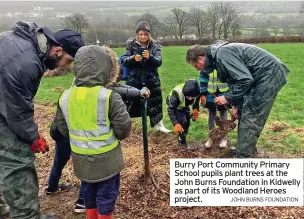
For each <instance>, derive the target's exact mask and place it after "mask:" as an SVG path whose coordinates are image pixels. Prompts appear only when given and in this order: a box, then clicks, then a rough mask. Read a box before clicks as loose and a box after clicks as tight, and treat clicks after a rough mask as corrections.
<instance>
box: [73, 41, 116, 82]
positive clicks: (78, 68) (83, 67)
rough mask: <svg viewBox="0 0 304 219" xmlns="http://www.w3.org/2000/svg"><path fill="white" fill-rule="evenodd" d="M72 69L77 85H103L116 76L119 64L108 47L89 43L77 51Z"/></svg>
mask: <svg viewBox="0 0 304 219" xmlns="http://www.w3.org/2000/svg"><path fill="white" fill-rule="evenodd" d="M113 64H114V66H113ZM74 71H75V85H76V86H77V87H93V86H98V85H99V86H105V85H107V84H108V83H109V82H113V80H115V78H116V77H118V71H119V66H118V61H117V57H114V56H113V54H111V52H110V49H109V48H107V47H104V46H97V45H89V46H83V47H81V48H80V49H79V50H78V51H77V53H76V55H75V60H74Z"/></svg>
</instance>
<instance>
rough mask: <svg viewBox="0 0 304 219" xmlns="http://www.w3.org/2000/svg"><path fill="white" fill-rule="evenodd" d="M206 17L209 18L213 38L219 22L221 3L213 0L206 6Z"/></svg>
mask: <svg viewBox="0 0 304 219" xmlns="http://www.w3.org/2000/svg"><path fill="white" fill-rule="evenodd" d="M207 13H208V17H209V19H210V28H211V32H212V37H213V39H216V32H217V29H218V26H219V24H220V23H221V22H220V21H221V20H220V19H221V3H220V2H213V3H212V4H211V5H210V7H209V8H208V12H207Z"/></svg>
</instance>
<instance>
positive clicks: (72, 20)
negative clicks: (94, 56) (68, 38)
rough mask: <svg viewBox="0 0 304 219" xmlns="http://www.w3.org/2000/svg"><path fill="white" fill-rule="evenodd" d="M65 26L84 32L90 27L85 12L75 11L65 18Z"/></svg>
mask: <svg viewBox="0 0 304 219" xmlns="http://www.w3.org/2000/svg"><path fill="white" fill-rule="evenodd" d="M63 27H65V28H69V29H72V30H75V31H77V32H79V33H83V32H84V30H85V29H87V28H88V27H89V23H88V20H87V18H86V17H85V16H84V15H83V14H80V13H74V14H72V15H71V16H68V17H65V18H64V19H63Z"/></svg>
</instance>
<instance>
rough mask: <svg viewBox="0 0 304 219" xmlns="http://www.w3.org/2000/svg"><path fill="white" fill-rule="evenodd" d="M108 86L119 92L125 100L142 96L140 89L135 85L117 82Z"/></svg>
mask: <svg viewBox="0 0 304 219" xmlns="http://www.w3.org/2000/svg"><path fill="white" fill-rule="evenodd" d="M107 88H108V89H110V90H113V91H115V92H117V93H118V94H119V95H120V96H121V98H122V100H123V101H127V100H129V101H133V100H136V99H139V98H140V91H139V90H138V89H137V88H135V87H131V86H128V85H125V84H116V85H114V86H109V87H107Z"/></svg>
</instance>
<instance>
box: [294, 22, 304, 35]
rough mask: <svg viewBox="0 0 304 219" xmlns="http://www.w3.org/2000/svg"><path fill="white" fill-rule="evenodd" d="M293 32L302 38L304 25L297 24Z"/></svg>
mask: <svg viewBox="0 0 304 219" xmlns="http://www.w3.org/2000/svg"><path fill="white" fill-rule="evenodd" d="M295 31H296V33H297V34H299V35H300V36H304V23H301V24H297V25H296V26H295Z"/></svg>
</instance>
